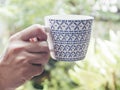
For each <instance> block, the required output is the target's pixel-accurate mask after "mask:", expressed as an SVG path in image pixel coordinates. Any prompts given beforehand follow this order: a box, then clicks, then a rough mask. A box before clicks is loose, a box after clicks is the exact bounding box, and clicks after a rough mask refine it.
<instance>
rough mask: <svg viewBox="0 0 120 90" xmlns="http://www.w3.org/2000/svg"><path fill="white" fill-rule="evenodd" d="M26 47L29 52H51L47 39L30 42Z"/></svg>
mask: <svg viewBox="0 0 120 90" xmlns="http://www.w3.org/2000/svg"><path fill="white" fill-rule="evenodd" d="M25 49H26V51H27V52H29V53H49V48H48V43H47V42H46V41H42V42H36V43H28V45H27V47H25Z"/></svg>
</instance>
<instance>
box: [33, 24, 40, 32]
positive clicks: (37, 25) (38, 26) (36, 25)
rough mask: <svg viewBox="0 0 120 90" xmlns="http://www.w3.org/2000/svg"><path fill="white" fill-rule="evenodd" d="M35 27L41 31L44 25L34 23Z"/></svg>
mask: <svg viewBox="0 0 120 90" xmlns="http://www.w3.org/2000/svg"><path fill="white" fill-rule="evenodd" d="M33 28H35V29H36V30H38V31H39V30H41V28H42V27H41V25H39V24H34V25H33Z"/></svg>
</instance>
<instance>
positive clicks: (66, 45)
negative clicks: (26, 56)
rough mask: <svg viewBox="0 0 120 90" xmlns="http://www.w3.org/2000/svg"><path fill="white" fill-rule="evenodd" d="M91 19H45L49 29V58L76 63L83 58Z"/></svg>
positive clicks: (69, 17)
mask: <svg viewBox="0 0 120 90" xmlns="http://www.w3.org/2000/svg"><path fill="white" fill-rule="evenodd" d="M92 21H93V17H90V16H84V15H51V16H47V17H45V25H46V26H47V27H49V28H50V30H49V33H48V44H49V48H50V50H52V51H51V57H52V58H53V59H55V60H59V61H78V60H82V59H84V58H85V56H86V53H87V49H88V45H89V41H90V36H91V26H92Z"/></svg>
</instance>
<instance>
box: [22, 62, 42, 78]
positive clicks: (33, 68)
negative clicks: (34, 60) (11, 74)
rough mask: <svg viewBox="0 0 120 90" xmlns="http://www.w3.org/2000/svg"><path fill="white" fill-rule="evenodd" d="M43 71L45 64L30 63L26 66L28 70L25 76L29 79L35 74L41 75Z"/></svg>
mask: <svg viewBox="0 0 120 90" xmlns="http://www.w3.org/2000/svg"><path fill="white" fill-rule="evenodd" d="M43 71H44V66H43V65H32V64H28V65H27V66H26V70H25V72H24V76H25V77H26V78H27V79H31V78H33V77H34V76H37V75H40V74H41V73H42V72H43Z"/></svg>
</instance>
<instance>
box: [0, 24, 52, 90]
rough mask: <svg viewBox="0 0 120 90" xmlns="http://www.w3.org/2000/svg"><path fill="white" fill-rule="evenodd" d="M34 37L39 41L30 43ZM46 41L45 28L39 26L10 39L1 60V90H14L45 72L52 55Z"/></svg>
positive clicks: (31, 27)
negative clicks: (44, 68)
mask: <svg viewBox="0 0 120 90" xmlns="http://www.w3.org/2000/svg"><path fill="white" fill-rule="evenodd" d="M34 37H36V39H37V41H36V42H30V40H31V38H34ZM46 40H47V35H46V33H45V32H44V28H42V26H40V25H38V24H36V25H32V26H30V27H28V28H27V29H25V30H23V31H21V32H18V33H16V34H14V35H13V36H11V37H10V39H9V45H8V47H7V49H6V52H5V53H4V54H3V56H2V57H1V58H0V60H1V62H0V90H13V89H15V88H16V87H18V86H20V85H21V84H23V83H25V81H26V80H30V79H31V78H32V77H34V76H36V75H40V74H41V73H42V72H43V67H44V65H45V64H46V63H47V62H48V61H49V53H50V52H49V48H48V45H47V41H46Z"/></svg>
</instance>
